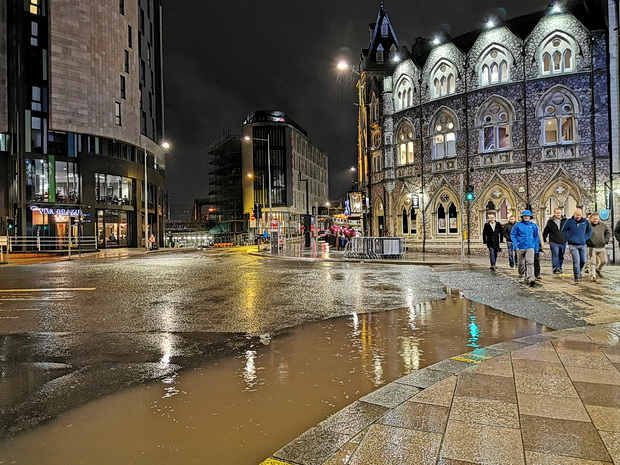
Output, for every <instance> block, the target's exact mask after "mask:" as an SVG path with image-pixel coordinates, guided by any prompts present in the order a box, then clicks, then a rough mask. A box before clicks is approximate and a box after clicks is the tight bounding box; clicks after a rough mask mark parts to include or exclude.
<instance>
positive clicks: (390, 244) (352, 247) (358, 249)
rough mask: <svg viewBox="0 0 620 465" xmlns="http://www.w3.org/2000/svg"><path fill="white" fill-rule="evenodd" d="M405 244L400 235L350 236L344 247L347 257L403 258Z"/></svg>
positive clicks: (405, 248)
mask: <svg viewBox="0 0 620 465" xmlns="http://www.w3.org/2000/svg"><path fill="white" fill-rule="evenodd" d="M406 250H407V246H406V244H405V239H404V238H402V237H352V238H351V239H350V240H349V242H348V243H347V245H346V246H345V249H344V256H345V257H347V258H377V259H382V258H404V257H405V251H406Z"/></svg>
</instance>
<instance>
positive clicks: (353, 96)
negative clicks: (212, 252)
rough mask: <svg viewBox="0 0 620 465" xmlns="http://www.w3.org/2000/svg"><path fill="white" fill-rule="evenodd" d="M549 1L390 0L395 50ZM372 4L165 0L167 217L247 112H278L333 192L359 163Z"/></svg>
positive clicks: (189, 202)
mask: <svg viewBox="0 0 620 465" xmlns="http://www.w3.org/2000/svg"><path fill="white" fill-rule="evenodd" d="M548 4H549V0H503V1H499V0H441V1H440V0H408V1H403V0H398V1H396V0H394V1H389V0H386V1H385V2H384V5H385V10H386V12H387V14H388V16H389V18H390V21H391V22H392V25H393V27H394V30H395V32H396V35H397V37H398V39H399V41H400V44H401V46H402V45H407V46H410V45H411V44H412V43H413V42H414V40H415V38H416V37H419V36H423V37H428V38H432V37H433V35H434V34H435V33H437V32H439V31H441V30H445V31H447V32H449V33H450V34H451V35H452V36H453V37H454V36H458V35H459V34H463V33H465V32H469V31H471V30H474V29H477V28H479V27H481V26H482V25H483V23H484V22H485V20H486V18H487V17H488V16H489V15H491V14H498V13H499V14H500V15H501V16H502V17H504V18H506V19H508V18H512V17H515V16H520V15H523V14H527V13H530V12H534V11H539V10H542V9H544V8H545V7H546V6H547V5H548ZM379 5H380V1H378V0H163V44H164V104H165V127H166V129H165V131H166V132H165V136H166V139H167V140H169V141H170V142H171V143H172V144H173V148H172V150H171V151H170V153H169V155H168V158H167V165H166V166H167V185H168V191H169V193H170V202H171V218H173V219H185V218H190V216H191V209H192V206H193V201H194V199H195V198H206V197H207V196H208V191H209V189H208V185H207V179H208V171H209V167H208V164H207V147H208V146H209V145H210V144H211V143H212V142H213V141H215V140H216V139H218V138H219V137H220V136H221V135H222V134H224V133H225V132H227V131H229V132H230V134H232V135H238V134H240V132H241V124H242V123H243V120H244V119H245V117H246V115H247V114H248V113H250V112H252V111H256V110H281V111H283V112H284V113H286V114H287V115H288V116H289V117H291V118H292V119H293V120H294V121H295V122H297V124H299V125H300V126H301V127H303V128H304V129H305V130H306V131H307V132H308V135H309V136H310V138H311V139H313V140H314V141H315V142H316V143H317V144H318V145H319V146H321V147H322V148H323V149H324V150H326V151H327V152H328V156H329V185H330V186H329V187H330V199H338V198H340V197H343V196H344V193H345V192H346V191H347V190H348V189H349V187H350V182H351V181H352V180H353V176H352V173H351V172H350V171H349V168H350V167H351V166H354V165H355V164H356V153H357V148H356V115H357V110H356V107H355V105H354V102H356V101H357V93H356V90H355V75H354V74H353V73H349V72H344V73H343V72H339V71H337V70H336V68H335V65H336V63H337V62H338V60H340V59H346V60H348V61H349V62H350V63H352V64H357V63H358V62H359V56H360V53H361V50H362V49H364V48H367V47H368V43H369V33H368V24H369V23H374V22H375V20H376V18H377V13H378V11H379Z"/></svg>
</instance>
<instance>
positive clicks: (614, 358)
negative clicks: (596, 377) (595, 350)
mask: <svg viewBox="0 0 620 465" xmlns="http://www.w3.org/2000/svg"><path fill="white" fill-rule="evenodd" d="M600 349H601V352H603V353H604V354H605V356H606V357H607V358H608V359H609V361H611V362H612V363H620V346H612V347H601V348H600Z"/></svg>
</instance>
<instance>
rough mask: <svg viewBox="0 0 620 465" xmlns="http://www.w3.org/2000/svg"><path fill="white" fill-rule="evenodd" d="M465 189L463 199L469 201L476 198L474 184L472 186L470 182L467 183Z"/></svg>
mask: <svg viewBox="0 0 620 465" xmlns="http://www.w3.org/2000/svg"><path fill="white" fill-rule="evenodd" d="M466 191H467V192H466V193H465V200H467V201H468V202H471V201H472V200H474V199H475V198H476V195H475V194H474V186H472V185H471V184H468V185H467V188H466Z"/></svg>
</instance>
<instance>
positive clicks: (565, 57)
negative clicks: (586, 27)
mask: <svg viewBox="0 0 620 465" xmlns="http://www.w3.org/2000/svg"><path fill="white" fill-rule="evenodd" d="M576 49H577V45H576V44H575V41H574V40H573V39H572V38H571V37H569V36H567V35H565V34H563V33H560V32H556V33H554V34H553V35H552V36H551V37H550V38H549V39H547V40H546V41H544V42H543V46H542V48H541V52H540V60H541V69H542V74H562V73H567V72H570V71H573V69H574V67H575V63H574V50H576Z"/></svg>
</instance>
